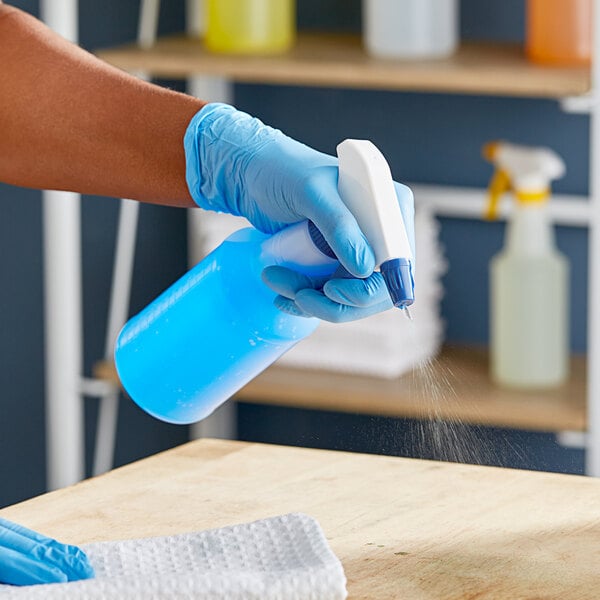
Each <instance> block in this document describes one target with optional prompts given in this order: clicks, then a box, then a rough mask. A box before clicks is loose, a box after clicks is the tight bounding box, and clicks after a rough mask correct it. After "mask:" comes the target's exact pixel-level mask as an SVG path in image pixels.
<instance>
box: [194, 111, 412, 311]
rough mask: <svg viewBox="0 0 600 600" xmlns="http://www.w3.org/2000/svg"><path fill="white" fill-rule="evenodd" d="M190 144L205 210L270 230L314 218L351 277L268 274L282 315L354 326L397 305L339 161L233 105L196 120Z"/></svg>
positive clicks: (406, 194) (403, 203)
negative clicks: (352, 206) (341, 187)
mask: <svg viewBox="0 0 600 600" xmlns="http://www.w3.org/2000/svg"><path fill="white" fill-rule="evenodd" d="M184 147H185V154H186V179H187V184H188V188H189V190H190V193H191V195H192V198H193V199H194V201H195V202H196V203H197V204H198V205H199V206H201V207H202V208H204V209H207V210H215V211H220V212H226V213H230V214H233V215H238V216H243V217H246V219H248V221H250V223H251V224H252V225H254V227H256V228H257V229H259V230H261V231H264V232H266V233H273V232H275V231H278V230H279V229H281V228H283V227H285V226H286V225H288V224H290V223H295V222H297V221H302V220H304V219H310V220H311V221H313V223H314V224H315V225H316V226H317V228H318V229H319V230H320V231H321V233H322V234H323V236H324V238H325V239H326V240H327V242H328V243H329V245H330V246H331V248H332V250H333V251H334V253H335V254H336V256H337V257H338V259H339V261H340V263H341V264H342V266H343V267H344V269H345V271H344V273H346V274H347V279H340V278H336V279H334V280H332V281H330V282H328V283H327V284H326V285H325V286H324V287H323V284H324V281H323V280H319V279H316V280H313V279H309V278H306V277H305V276H302V275H299V274H297V273H295V272H293V271H290V270H288V269H282V268H279V267H270V268H268V269H266V270H265V272H264V273H263V279H264V281H265V283H267V285H269V286H270V287H271V288H272V289H273V290H275V291H276V292H277V293H278V294H280V296H279V297H278V298H277V299H276V304H277V306H278V307H279V308H280V309H281V310H284V311H286V312H291V313H293V314H299V315H303V316H316V317H319V318H321V319H326V320H329V321H348V320H353V319H357V318H362V317H365V316H368V315H369V314H373V313H375V312H379V311H380V310H385V309H387V308H389V307H390V306H391V301H389V300H388V299H387V291H385V294H384V293H383V292H384V288H385V286H384V287H383V289H382V285H383V281H382V280H381V276H380V275H379V274H378V273H373V269H374V267H375V258H374V256H373V251H372V249H371V247H370V246H369V243H368V242H367V240H366V238H365V236H364V235H363V233H362V232H361V230H360V228H359V227H358V224H357V223H356V220H355V218H354V217H353V216H352V214H351V213H350V211H349V210H348V209H347V208H346V206H345V205H344V203H343V202H342V199H341V198H340V196H339V194H338V191H337V180H338V168H337V165H338V161H337V159H336V158H334V157H332V156H328V155H327V154H323V153H321V152H317V151H316V150H313V149H312V148H309V147H308V146H305V145H304V144H301V143H300V142H297V141H295V140H293V139H291V138H289V137H287V136H286V135H284V134H283V133H282V132H281V131H279V130H276V129H272V128H271V127H268V126H266V125H264V124H263V123H262V122H261V121H259V120H258V119H255V118H253V117H251V116H250V115H247V114H246V113H243V112H240V111H238V110H236V109H235V108H233V107H232V106H228V105H226V104H208V105H206V106H205V107H204V108H202V109H201V110H200V111H199V112H198V113H197V114H196V115H195V116H194V117H193V119H192V120H191V122H190V124H189V126H188V128H187V131H186V134H185V138H184ZM397 192H398V199H399V202H400V207H401V209H402V213H403V217H404V221H405V224H406V228H407V233H408V235H409V239H410V240H411V243H413V240H414V224H413V223H414V213H413V201H412V194H411V193H410V190H409V189H408V188H406V187H405V186H401V185H400V184H398V185H397ZM413 247H414V243H413ZM353 278H366V279H364V280H356V279H353Z"/></svg>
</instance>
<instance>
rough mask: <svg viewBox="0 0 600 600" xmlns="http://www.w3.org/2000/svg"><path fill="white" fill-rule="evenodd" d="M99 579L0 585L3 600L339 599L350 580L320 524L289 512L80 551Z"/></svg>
mask: <svg viewBox="0 0 600 600" xmlns="http://www.w3.org/2000/svg"><path fill="white" fill-rule="evenodd" d="M82 548H83V549H84V550H85V552H86V553H87V555H88V557H89V559H90V562H91V564H92V565H93V567H94V569H95V570H96V578H95V579H90V580H86V581H77V582H72V583H59V584H50V585H37V586H27V587H13V586H7V585H0V599H1V600H13V599H14V600H24V599H25V598H27V599H28V600H29V599H31V600H36V599H42V598H43V599H44V600H53V599H60V598H68V599H69V600H72V599H73V600H77V599H81V600H84V599H85V600H88V599H89V600H99V599H103V600H104V599H106V600H112V599H117V598H118V599H127V600H130V599H140V600H142V599H143V600H159V599H160V600H162V599H164V600H167V599H168V600H180V599H184V598H185V599H186V600H187V599H192V598H193V599H194V600H208V599H209V598H210V599H211V600H225V599H227V600H242V599H243V600H275V599H277V600H342V599H343V598H346V578H345V575H344V570H343V568H342V565H341V563H340V561H339V560H338V559H337V557H336V556H335V555H334V554H333V552H332V551H331V549H330V548H329V545H328V544H327V541H326V539H325V536H324V534H323V531H322V529H321V527H320V526H319V524H318V523H317V521H315V520H314V519H313V518H311V517H309V516H307V515H303V514H289V515H283V516H279V517H273V518H269V519H264V520H261V521H256V522H254V523H247V524H244V525H234V526H231V527H223V528H221V529H213V530H209V531H201V532H196V533H184V534H181V535H175V536H167V537H158V538H148V539H140V540H128V541H122V542H99V543H95V544H88V545H85V546H82Z"/></svg>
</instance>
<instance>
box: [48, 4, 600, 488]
mask: <svg viewBox="0 0 600 600" xmlns="http://www.w3.org/2000/svg"><path fill="white" fill-rule="evenodd" d="M199 6H200V4H199V0H187V17H188V23H189V26H188V31H189V32H190V33H198V30H199V28H200V16H199ZM158 7H159V0H142V11H141V16H140V26H139V34H138V40H139V43H140V44H141V45H151V44H152V43H153V41H154V39H155V36H156V25H157V15H158ZM595 8H596V10H594V31H595V32H597V33H598V35H595V36H594V40H595V42H594V57H600V0H595ZM42 14H43V16H44V18H45V20H46V22H47V23H48V24H49V25H50V26H51V27H53V28H54V29H55V30H57V31H59V32H60V33H62V34H63V35H65V36H66V37H68V38H70V39H72V40H74V41H75V40H76V38H77V27H76V21H77V1H76V0H42ZM189 83H190V92H191V93H193V94H195V95H197V96H199V97H202V98H204V99H207V100H211V101H217V100H218V101H225V102H228V101H229V102H230V101H231V100H232V94H231V83H232V82H231V81H230V80H228V79H226V78H223V77H194V78H192V79H191V80H190V82H189ZM599 87H600V60H594V61H593V65H592V86H591V92H590V93H589V94H587V95H585V96H577V97H573V98H558V99H557V100H558V101H560V102H561V106H562V107H563V109H564V110H566V111H568V112H576V113H588V114H589V115H590V149H591V152H590V197H589V199H588V198H572V197H570V198H566V197H559V198H555V199H554V201H553V204H552V216H553V218H554V221H555V223H557V224H565V225H571V226H589V230H590V232H589V233H590V244H589V302H588V304H589V315H588V332H589V333H588V345H589V350H588V367H589V368H588V391H587V397H588V431H587V434H586V435H585V436H584V439H583V443H584V444H585V447H586V449H587V462H586V469H587V473H588V474H590V475H594V476H600V314H599V313H598V312H597V311H596V310H595V308H596V307H598V306H600V171H598V170H597V169H595V168H594V165H598V164H600V105H599V104H598V98H597V95H596V90H598V89H599ZM416 192H417V193H416V196H417V198H418V201H420V202H424V203H429V204H430V205H431V206H432V207H433V209H434V210H435V212H436V213H437V214H438V215H440V216H446V217H461V218H479V216H480V215H481V214H482V212H481V211H482V208H483V203H484V192H483V191H482V190H480V191H476V190H464V189H460V188H445V187H441V186H417V190H416ZM134 207H135V208H134ZM136 218H137V205H136V204H135V203H131V202H128V201H123V205H122V208H121V216H120V225H119V234H118V242H117V252H116V256H115V270H114V274H113V294H112V298H111V314H110V316H109V326H108V332H107V342H106V356H107V358H110V354H111V352H112V343H113V341H114V338H115V335H116V332H117V331H118V329H119V327H120V326H121V325H122V323H123V322H124V320H125V318H126V310H127V304H128V298H129V283H130V274H131V269H132V264H133V245H134V241H135V228H136ZM44 222H45V227H44V232H45V270H46V339H47V341H46V361H47V412H48V414H47V422H48V425H47V437H48V481H49V487H50V488H56V487H62V486H65V485H68V484H70V483H73V482H75V481H77V480H79V479H81V478H82V477H83V475H84V473H83V420H82V399H83V396H84V395H93V396H99V397H101V398H102V409H101V418H100V422H99V427H98V437H97V446H96V460H95V468H94V471H95V473H99V472H102V471H103V470H106V469H108V468H110V466H111V464H112V451H113V446H114V433H115V428H116V421H117V418H116V415H117V405H118V400H117V398H118V391H117V390H116V388H115V386H114V385H113V384H109V383H107V382H106V381H104V380H86V379H84V378H83V376H82V373H81V356H82V334H81V275H80V270H81V255H80V247H79V246H80V245H79V236H80V229H79V200H78V197H77V195H73V194H64V193H57V192H46V193H45V199H44ZM189 227H190V230H189V231H190V260H191V261H192V262H195V261H197V260H198V259H199V257H200V255H201V253H202V245H201V239H202V232H201V227H202V224H201V214H200V212H199V211H191V212H190V219H189ZM229 404H230V405H231V406H230V407H226V408H224V409H223V410H222V411H221V412H220V413H217V414H216V416H215V417H214V418H213V419H210V420H207V421H205V422H203V423H202V424H200V425H199V426H197V427H195V428H193V429H192V435H193V436H202V435H217V436H222V437H231V436H233V435H234V433H235V432H234V429H233V428H232V423H233V415H232V412H231V411H232V410H234V408H233V404H232V403H229ZM580 437H581V436H579V435H578V434H575V435H569V432H563V435H562V436H561V439H563V440H564V441H565V442H566V443H568V444H577V443H579V442H580V441H582V440H581V439H580Z"/></svg>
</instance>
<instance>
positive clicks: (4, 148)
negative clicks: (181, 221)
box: [0, 2, 204, 206]
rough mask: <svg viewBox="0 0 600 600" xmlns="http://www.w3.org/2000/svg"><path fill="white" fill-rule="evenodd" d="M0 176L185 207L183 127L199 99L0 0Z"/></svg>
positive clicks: (31, 184) (8, 180) (187, 203)
mask: <svg viewBox="0 0 600 600" xmlns="http://www.w3.org/2000/svg"><path fill="white" fill-rule="evenodd" d="M0 72H1V73H2V78H1V83H0V181H3V182H5V183H11V184H14V185H20V186H25V187H35V188H44V189H61V190H73V191H78V192H82V193H89V194H99V195H107V196H115V197H125V198H133V199H137V200H145V201H150V202H161V203H165V204H172V205H176V206H194V205H195V204H194V202H193V201H192V199H191V198H190V196H189V192H188V189H187V185H186V182H185V157H184V150H183V135H184V133H185V129H186V127H187V124H188V123H189V121H190V119H191V118H192V116H193V115H194V114H195V113H196V112H197V111H198V110H199V109H200V108H201V107H202V106H203V104H204V103H203V102H201V101H200V100H197V99H195V98H192V97H190V96H186V95H184V94H179V93H177V92H173V91H170V90H166V89H164V88H160V87H158V86H154V85H151V84H148V83H145V82H142V81H139V80H137V79H135V78H133V77H131V76H129V75H126V74H125V73H122V72H120V71H118V70H117V69H114V68H112V67H110V66H108V65H106V64H105V63H103V62H101V61H99V60H98V59H96V58H95V57H93V56H92V55H91V54H89V53H87V52H85V51H83V50H82V49H80V48H78V47H76V46H74V45H72V44H70V43H68V42H66V41H65V40H63V39H62V38H61V37H59V36H58V35H56V34H54V33H53V32H51V31H50V30H49V29H48V28H46V27H45V26H44V25H43V24H42V23H40V22H39V21H37V20H35V19H34V18H33V17H30V16H29V15H27V14H25V13H23V12H21V11H19V10H17V9H15V8H13V7H9V6H7V5H4V4H2V3H1V2H0Z"/></svg>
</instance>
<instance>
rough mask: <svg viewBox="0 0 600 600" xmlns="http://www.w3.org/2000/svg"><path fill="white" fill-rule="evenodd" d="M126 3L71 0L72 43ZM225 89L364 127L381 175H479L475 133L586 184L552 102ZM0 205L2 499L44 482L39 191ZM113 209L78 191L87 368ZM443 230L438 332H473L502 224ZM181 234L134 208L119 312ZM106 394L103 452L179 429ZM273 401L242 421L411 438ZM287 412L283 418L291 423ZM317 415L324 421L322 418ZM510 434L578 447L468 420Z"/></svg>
mask: <svg viewBox="0 0 600 600" xmlns="http://www.w3.org/2000/svg"><path fill="white" fill-rule="evenodd" d="M11 3H12V4H14V5H16V6H19V7H21V8H23V9H25V10H28V11H29V12H32V13H33V14H37V11H38V3H37V2H35V1H32V0H11ZM183 4H184V3H183V2H163V3H162V5H163V9H162V14H161V27H162V29H163V31H174V30H179V29H182V27H183ZM138 5H139V2H138V0H105V1H104V2H92V1H91V0H81V2H80V6H81V8H80V27H81V31H80V39H81V43H82V45H84V46H85V47H87V48H95V47H102V46H108V45H111V44H115V43H121V42H125V41H129V40H132V39H133V38H134V37H135V32H136V27H137V16H138V12H137V11H138ZM298 6H299V25H300V26H301V27H302V28H318V29H338V30H353V31H358V30H359V28H360V1H359V0H321V1H319V0H298ZM462 8H463V10H462V17H461V28H462V34H463V37H464V38H469V39H484V38H487V39H504V40H521V39H522V38H523V30H524V17H523V14H524V0H505V1H503V2H481V1H480V0H463V2H462ZM164 83H167V84H168V85H171V86H176V85H178V84H177V83H176V82H164ZM179 85H180V84H179ZM235 97H236V103H237V105H238V106H239V107H240V108H243V109H245V110H248V111H249V112H251V113H254V114H256V115H258V116H260V117H262V118H263V119H264V120H265V121H267V122H269V123H271V124H273V125H276V126H278V127H281V128H282V129H283V130H284V131H286V132H287V133H289V134H290V135H292V136H295V137H297V138H299V139H301V140H303V141H305V142H307V143H309V144H312V145H314V146H316V147H317V148H319V149H321V150H324V151H327V152H333V151H334V148H335V145H336V143H337V142H338V141H339V140H341V139H343V138H345V137H351V136H355V137H368V138H371V139H373V140H374V141H375V143H377V144H378V145H379V146H380V147H381V148H382V149H383V151H384V152H385V153H386V155H387V156H388V158H389V159H390V162H391V164H392V167H393V171H394V175H395V176H396V177H397V178H398V179H401V180H409V181H415V182H435V183H448V184H456V185H476V186H483V185H485V184H486V182H487V179H488V177H489V175H490V169H489V167H488V166H487V165H486V164H485V163H484V162H483V161H482V160H481V158H480V146H481V144H482V143H483V142H484V141H486V140H488V139H493V138H498V137H503V138H510V139H512V140H514V141H516V142H524V143H536V144H538V143H539V144H542V143H543V144H547V145H549V146H551V147H553V148H555V149H556V150H558V151H559V152H561V154H563V156H564V157H565V160H566V161H567V165H568V175H567V177H565V179H564V180H563V181H562V182H560V183H559V184H558V185H557V186H556V189H557V190H559V191H563V192H573V193H585V192H586V182H587V162H588V159H587V150H588V138H587V125H588V123H587V118H586V117H581V116H567V115H565V114H563V113H561V112H560V110H559V108H558V106H557V104H556V103H554V102H551V101H533V100H515V99H497V98H478V97H462V96H445V95H423V94H393V93H383V92H367V91H348V90H325V89H302V88H286V87H269V86H250V85H243V86H242V85H238V86H236V90H235ZM0 135H1V132H0ZM32 151H35V149H32ZM0 204H1V206H2V208H3V218H2V219H1V220H0V276H1V281H3V284H4V293H3V294H2V295H1V296H0V305H1V307H2V327H1V328H0V357H1V358H2V365H3V366H2V367H0V386H1V389H2V398H1V399H0V481H1V482H2V484H1V485H0V506H1V505H4V504H8V503H11V502H15V501H17V500H19V499H22V498H25V497H28V496H31V495H34V494H37V493H40V492H42V491H43V489H44V429H43V393H44V390H43V377H44V371H43V353H42V352H43V335H42V331H43V317H42V308H43V305H42V275H43V273H42V268H41V263H42V245H41V210H40V195H39V193H38V192H35V191H30V190H23V189H17V188H12V187H9V186H5V185H0ZM116 211H117V202H116V201H115V200H112V199H107V198H85V199H84V203H83V239H84V285H85V334H86V347H85V366H86V372H88V373H89V369H90V367H91V364H92V363H93V361H94V360H95V359H96V358H97V357H99V356H101V355H102V352H103V342H104V326H105V315H106V310H107V302H108V290H109V278H110V269H111V264H112V263H111V261H112V254H113V242H114V229H115V223H116ZM442 241H443V242H444V244H445V246H446V251H447V254H448V257H449V259H450V271H449V273H448V275H447V277H446V281H445V283H446V289H447V292H446V298H445V300H444V305H443V310H444V315H445V317H446V319H447V323H448V337H449V339H450V340H452V341H461V342H465V341H466V342H484V341H485V340H486V339H487V262H488V260H489V257H490V256H491V255H492V254H493V253H494V252H496V251H497V250H498V248H500V246H501V243H502V226H501V225H496V224H492V225H490V224H484V223H478V222H471V221H469V222H466V221H460V220H446V221H444V223H443V229H442ZM559 243H560V246H561V248H562V249H563V251H565V252H566V253H567V254H568V255H569V257H570V259H571V263H572V267H573V273H572V277H573V283H574V285H573V290H574V294H573V298H572V330H573V336H572V339H573V347H574V348H575V349H583V348H584V347H585V312H586V306H585V297H586V280H585V272H586V268H587V267H586V260H587V259H586V244H587V238H586V233H585V232H584V231H582V230H577V229H562V230H561V231H560V234H559ZM185 244H186V234H185V214H184V211H179V210H174V209H167V208H161V207H150V206H144V207H143V209H142V213H141V226H140V234H139V242H138V253H137V257H138V258H137V263H136V272H135V280H134V286H133V289H134V293H133V299H132V310H133V311H135V310H137V309H139V308H140V307H141V306H143V305H144V304H145V303H146V302H147V301H148V300H149V299H150V298H152V297H153V296H154V295H155V294H156V293H157V292H158V291H160V290H162V289H163V288H164V287H165V286H166V285H167V284H168V283H169V282H170V281H172V280H174V279H175V278H177V277H178V276H179V275H180V274H181V273H182V272H183V271H184V269H185V265H186V251H185ZM474 250H475V251H474ZM121 406H122V414H121V420H120V426H119V434H118V443H117V461H118V463H124V462H127V461H130V460H133V459H135V458H138V457H140V456H144V455H147V454H151V453H153V452H156V451H158V450H161V449H163V448H167V447H169V446H172V445H175V444H178V443H181V442H183V441H185V439H187V429H186V428H178V427H170V426H167V425H164V424H162V423H159V422H158V421H155V420H153V419H151V418H149V417H147V416H146V415H144V414H142V413H141V411H139V410H137V408H136V407H135V406H134V405H133V404H132V403H131V402H129V401H125V402H122V403H121ZM283 410H284V409H267V408H259V407H242V408H241V410H240V431H241V434H242V436H243V437H245V438H246V439H263V440H265V441H268V440H270V441H278V442H281V443H305V444H306V445H321V446H323V447H342V448H352V449H358V450H365V451H382V452H383V451H388V452H391V453H410V451H411V450H410V449H409V448H407V444H408V446H411V443H409V442H406V440H407V439H408V438H407V437H406V436H407V435H409V434H407V433H406V431H407V430H406V427H405V425H403V424H402V422H394V421H390V422H389V423H388V424H387V425H385V424H383V422H380V421H376V420H372V419H365V418H359V417H356V418H349V417H335V416H332V417H326V418H325V417H324V416H322V415H317V416H315V415H314V413H312V414H310V413H306V414H305V413H302V412H299V411H291V412H290V413H285V418H284V419H283V421H282V416H281V415H282V414H283V413H282V412H281V411H283ZM95 412H96V406H95V404H94V403H93V402H90V404H89V406H88V410H87V428H88V432H89V433H91V432H92V430H93V425H94V419H95ZM321 417H323V418H321ZM292 419H293V426H290V425H289V424H290V423H292ZM281 423H284V424H285V425H282V424H281ZM323 424H327V427H326V428H325V429H324V428H323V427H322V425H323ZM409 429H410V428H409ZM369 432H370V433H369ZM465 435H471V434H467V433H465ZM509 435H513V436H514V435H516V437H517V438H518V440H521V441H522V443H523V444H525V447H526V448H527V450H526V451H525V453H526V454H530V460H529V461H519V460H518V457H517V454H510V456H509V457H508V458H507V459H506V460H503V461H502V462H504V463H506V464H512V465H514V466H530V467H537V468H550V469H553V468H554V469H563V470H575V471H576V470H579V469H580V468H581V454H580V453H579V454H577V453H568V452H567V451H563V450H560V451H559V450H557V449H556V448H555V446H554V445H553V442H552V440H551V439H550V438H548V437H547V436H545V437H544V436H529V437H527V438H524V437H523V436H522V435H521V434H510V433H508V432H500V433H498V432H493V431H490V432H484V433H482V434H481V435H480V439H481V440H482V441H481V443H480V446H482V447H491V446H493V445H494V444H495V445H496V446H498V445H500V446H502V447H507V444H506V443H505V444H503V443H502V440H503V439H504V440H505V439H507V438H506V436H509ZM438 437H439V436H438ZM88 439H91V437H90V436H88ZM402 440H404V441H402ZM494 440H495V441H494ZM523 440H525V441H523ZM519 443H521V442H519ZM412 445H413V446H414V444H412ZM415 453H417V454H423V455H427V456H429V455H432V453H433V452H432V449H431V448H426V447H423V446H420V449H418V451H415ZM487 454H488V453H487V451H486V452H484V455H486V456H487ZM536 457H537V458H536ZM88 458H89V453H88ZM484 461H485V460H484ZM573 461H574V462H573Z"/></svg>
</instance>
